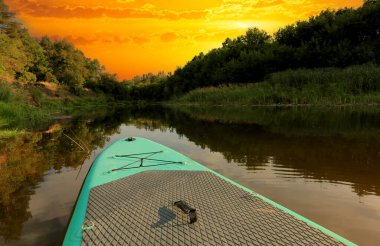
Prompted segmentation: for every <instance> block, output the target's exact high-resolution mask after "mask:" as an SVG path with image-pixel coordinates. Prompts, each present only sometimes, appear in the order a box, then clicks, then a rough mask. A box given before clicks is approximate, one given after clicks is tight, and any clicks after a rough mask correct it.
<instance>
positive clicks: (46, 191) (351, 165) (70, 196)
mask: <svg viewBox="0 0 380 246" xmlns="http://www.w3.org/2000/svg"><path fill="white" fill-rule="evenodd" d="M127 136H138V137H145V138H149V139H151V140H154V141H157V142H160V143H162V144H164V145H166V146H169V147H171V148H173V149H175V150H177V151H178V152H181V153H183V154H185V155H187V156H189V157H190V158H192V159H194V160H196V161H198V162H200V163H202V164H204V165H205V166H207V167H209V168H211V169H212V170H215V171H217V172H219V173H221V174H222V175H224V176H227V177H228V178H230V179H232V180H234V181H236V182H238V183H240V184H242V185H244V186H246V187H248V188H250V189H252V190H254V191H256V192H257V193H260V194H262V195H264V196H266V197H268V198H270V199H271V200H274V201H275V202H277V203H279V204H281V205H283V206H285V207H287V208H289V209H291V210H293V211H295V212H297V213H299V214H301V215H303V216H304V217H306V218H308V219H311V220H313V221H315V222H317V223H318V224H320V225H322V226H324V227H326V228H328V229H330V230H332V231H334V232H336V233H338V234H340V235H342V236H343V237H345V238H347V239H349V240H351V241H353V242H355V243H358V244H361V245H375V244H377V243H378V242H379V241H380V109H379V108H376V107H366V108H355V107H353V108H350V107H331V108H329V107H320V108H315V107H298V108H297V107H280V108H274V107H255V108H252V107H236V108H224V107H209V108H204V107H203V108H200V107H187V108H164V107H159V106H149V107H130V108H120V109H115V110H109V112H107V113H104V114H102V115H99V116H92V117H91V118H76V119H73V120H70V121H67V120H66V121H57V122H55V123H54V124H52V125H51V126H50V127H49V128H48V129H38V130H37V129H36V131H35V132H33V133H29V134H26V135H22V136H18V137H15V138H12V139H7V140H1V141H0V245H39V246H42V245H60V244H61V243H62V240H63V237H64V234H65V230H66V227H67V224H68V221H69V219H70V215H71V212H72V209H73V206H74V205H75V201H76V198H77V195H78V193H79V190H80V188H81V185H82V183H83V180H84V178H85V176H86V174H87V171H88V170H89V168H90V166H91V163H92V162H93V160H94V159H95V157H96V156H97V155H98V154H99V153H100V152H101V151H102V150H103V149H104V148H106V147H107V146H108V145H109V144H111V143H112V142H114V141H116V140H118V139H120V138H123V137H127ZM70 138H71V139H70ZM73 140H74V141H75V142H77V143H78V144H79V145H78V144H76V143H74V141H73Z"/></svg>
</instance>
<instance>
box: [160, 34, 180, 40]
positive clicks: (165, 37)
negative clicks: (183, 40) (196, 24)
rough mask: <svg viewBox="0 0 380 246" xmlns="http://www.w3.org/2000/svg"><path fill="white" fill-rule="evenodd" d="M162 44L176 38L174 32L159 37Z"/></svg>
mask: <svg viewBox="0 0 380 246" xmlns="http://www.w3.org/2000/svg"><path fill="white" fill-rule="evenodd" d="M160 38H161V41H162V42H171V41H174V40H176V39H177V38H178V35H177V34H176V33H174V32H167V33H164V34H162V35H161V37H160Z"/></svg>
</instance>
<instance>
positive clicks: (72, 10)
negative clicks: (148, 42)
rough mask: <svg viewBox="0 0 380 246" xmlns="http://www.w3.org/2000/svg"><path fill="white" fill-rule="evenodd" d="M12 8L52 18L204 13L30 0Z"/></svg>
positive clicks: (18, 0) (190, 16) (177, 16)
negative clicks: (70, 5)
mask: <svg viewBox="0 0 380 246" xmlns="http://www.w3.org/2000/svg"><path fill="white" fill-rule="evenodd" d="M14 6H15V7H14V8H13V10H14V11H16V12H17V13H19V14H24V15H29V16H34V17H39V18H41V17H54V18H82V19H87V18H103V17H109V18H123V19H129V18H138V19H141V18H143V19H168V20H178V19H197V18H202V17H204V16H205V15H206V11H204V10H200V11H196V10H191V11H180V12H178V11H172V10H156V9H154V8H152V6H153V5H145V6H143V7H142V8H120V7H118V8H107V7H101V6H93V7H85V6H75V7H69V6H65V5H47V4H39V3H37V2H34V1H31V0H16V1H15V3H14Z"/></svg>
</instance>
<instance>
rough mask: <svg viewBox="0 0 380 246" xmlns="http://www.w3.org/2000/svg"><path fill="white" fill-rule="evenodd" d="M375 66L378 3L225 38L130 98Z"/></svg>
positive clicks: (379, 38)
mask: <svg viewBox="0 0 380 246" xmlns="http://www.w3.org/2000/svg"><path fill="white" fill-rule="evenodd" d="M379 62H380V3H379V1H376V0H372V1H365V2H364V4H363V6H361V7H360V8H358V9H352V8H344V9H339V10H325V11H322V12H321V13H320V14H319V15H317V16H312V17H310V18H309V19H308V20H305V21H298V22H296V23H295V24H292V25H288V26H286V27H283V28H280V29H279V30H278V31H277V32H275V33H274V34H273V35H270V34H268V33H267V32H265V31H263V30H260V29H258V28H251V29H249V30H248V31H247V32H246V34H245V35H242V36H239V37H237V38H234V39H230V38H227V39H226V40H225V41H224V42H223V44H222V47H220V48H216V49H213V50H211V51H210V52H208V53H207V54H203V53H200V54H199V55H197V56H195V57H194V58H193V59H192V60H191V61H189V62H188V63H187V64H186V65H185V66H184V67H182V68H179V69H177V70H176V71H175V72H174V73H173V75H172V76H169V77H168V78H167V79H166V80H164V81H161V82H159V83H153V84H150V85H147V86H145V87H139V88H138V89H136V88H132V89H131V95H132V96H133V97H134V98H146V99H150V98H155V99H156V100H165V99H169V98H171V97H173V96H179V95H183V94H185V93H187V92H189V91H191V90H193V89H196V88H201V87H209V86H219V85H222V84H245V83H255V82H260V81H263V80H265V79H266V78H268V77H270V75H271V74H273V73H276V72H280V71H285V70H290V69H291V70H297V69H316V68H345V67H348V66H352V65H359V64H369V63H372V64H375V65H376V64H377V65H378V64H379ZM363 86H366V85H363ZM379 86H380V85H377V87H376V88H374V89H375V90H378V89H379Z"/></svg>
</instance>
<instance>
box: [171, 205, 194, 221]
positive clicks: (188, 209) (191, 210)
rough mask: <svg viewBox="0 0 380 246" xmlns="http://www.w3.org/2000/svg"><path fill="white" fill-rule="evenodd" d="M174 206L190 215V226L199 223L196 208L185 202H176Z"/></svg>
mask: <svg viewBox="0 0 380 246" xmlns="http://www.w3.org/2000/svg"><path fill="white" fill-rule="evenodd" d="M174 205H175V206H176V207H178V208H179V209H181V210H182V212H184V213H185V214H188V215H189V220H190V222H189V224H193V223H194V222H196V221H197V210H196V209H195V208H192V207H190V206H189V205H188V204H187V203H186V202H185V201H181V200H180V201H176V202H174Z"/></svg>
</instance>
